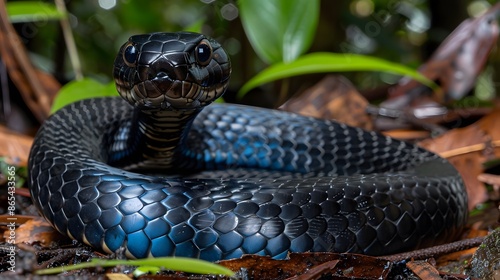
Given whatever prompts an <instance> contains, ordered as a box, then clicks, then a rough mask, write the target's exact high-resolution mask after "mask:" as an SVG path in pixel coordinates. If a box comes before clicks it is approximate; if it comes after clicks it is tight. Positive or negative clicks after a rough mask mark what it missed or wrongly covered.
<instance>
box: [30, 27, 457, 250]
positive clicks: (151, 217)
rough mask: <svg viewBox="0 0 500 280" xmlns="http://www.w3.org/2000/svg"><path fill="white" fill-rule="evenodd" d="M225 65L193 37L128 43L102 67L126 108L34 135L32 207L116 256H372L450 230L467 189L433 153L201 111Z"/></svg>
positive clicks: (89, 103) (325, 128)
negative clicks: (110, 69) (109, 71)
mask: <svg viewBox="0 0 500 280" xmlns="http://www.w3.org/2000/svg"><path fill="white" fill-rule="evenodd" d="M230 72H231V67H230V62H229V58H228V56H227V54H226V53H225V51H224V50H223V49H222V48H221V46H220V45H219V44H218V43H217V42H216V41H215V40H213V39H210V38H207V37H205V36H203V35H200V34H195V33H185V32H181V33H152V34H145V35H137V36H132V37H131V38H130V39H129V41H128V42H127V43H125V44H124V45H123V46H122V48H121V49H120V51H119V53H118V55H117V58H116V60H115V66H114V77H115V81H116V85H117V88H118V91H119V92H120V94H121V95H122V97H123V98H124V99H125V100H126V101H125V100H123V99H121V98H119V97H116V98H96V99H88V100H83V101H80V102H77V103H73V104H71V105H69V106H66V107H65V108H63V109H61V110H59V111H58V112H57V113H55V114H54V115H53V116H51V117H50V118H49V119H48V120H47V121H46V122H45V123H44V124H43V126H42V127H41V128H40V130H39V132H38V134H37V136H36V138H35V141H34V144H33V147H32V150H31V153H30V158H29V173H30V182H29V183H30V188H31V194H32V197H33V200H34V203H35V205H36V206H37V208H38V209H39V211H40V212H41V214H42V215H43V216H44V217H45V218H46V219H47V220H48V221H49V222H50V223H51V224H52V225H53V226H54V227H55V228H56V229H57V230H58V231H60V232H61V233H63V234H66V235H68V236H69V237H71V238H73V239H76V240H78V241H81V242H84V243H86V244H88V245H90V246H93V247H95V248H98V249H101V250H103V251H105V252H109V253H111V252H115V251H116V250H118V249H120V248H125V249H126V254H127V256H129V257H131V258H143V257H151V256H154V257H158V256H170V255H175V256H188V257H194V258H202V259H206V260H219V259H228V258H235V257H240V256H241V255H243V254H259V255H269V256H272V257H274V258H284V257H286V255H287V253H288V252H306V251H335V252H358V253H366V254H371V255H381V254H390V253H394V252H399V251H404V250H410V249H413V248H416V247H424V246H430V245H434V244H438V243H442V242H445V241H448V240H451V239H454V238H456V237H457V236H458V235H459V234H460V231H461V229H462V227H463V225H464V224H465V221H466V219H467V196H466V192H465V189H464V186H463V183H462V180H461V178H460V176H459V174H458V173H457V171H456V170H455V169H454V168H453V167H452V166H451V165H450V164H449V163H448V162H447V161H446V160H444V159H441V158H439V157H438V156H436V155H435V154H433V153H430V152H428V151H425V150H423V149H421V148H419V147H417V146H414V145H412V144H408V143H405V142H402V141H398V140H394V139H391V138H389V137H385V136H382V135H380V134H377V133H375V132H367V131H363V130H361V129H358V128H353V127H349V126H346V125H343V124H339V123H336V122H334V121H329V120H318V119H314V118H309V117H303V116H299V115H295V114H290V113H286V112H281V111H276V110H267V109H261V108H253V107H246V106H239V105H230V104H212V105H210V106H207V107H206V108H204V109H203V107H204V106H205V105H208V104H210V103H211V102H212V101H214V100H215V99H216V98H218V97H219V96H221V95H222V94H223V92H224V91H225V89H226V87H227V83H228V80H229V76H230ZM202 109H203V110H202Z"/></svg>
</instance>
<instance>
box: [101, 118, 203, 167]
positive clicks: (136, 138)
mask: <svg viewBox="0 0 500 280" xmlns="http://www.w3.org/2000/svg"><path fill="white" fill-rule="evenodd" d="M200 111H201V110H200V109H198V110H185V111H142V110H138V109H137V110H136V111H134V118H133V121H131V122H129V123H125V124H123V125H122V127H121V128H120V129H119V130H118V131H117V132H116V134H115V141H114V142H115V145H114V146H115V147H117V148H116V149H114V150H112V151H111V155H110V157H109V160H108V161H109V162H108V163H110V164H111V165H114V166H118V167H120V168H123V169H127V170H134V171H140V170H148V171H150V170H162V171H163V172H164V171H165V170H166V169H175V168H174V167H175V164H176V158H177V157H178V156H177V155H178V153H180V151H181V147H182V146H183V145H184V142H185V139H186V135H187V133H188V131H189V129H190V127H191V124H192V123H193V120H194V118H195V117H196V116H197V115H198V113H199V112H200ZM120 140H121V141H120Z"/></svg>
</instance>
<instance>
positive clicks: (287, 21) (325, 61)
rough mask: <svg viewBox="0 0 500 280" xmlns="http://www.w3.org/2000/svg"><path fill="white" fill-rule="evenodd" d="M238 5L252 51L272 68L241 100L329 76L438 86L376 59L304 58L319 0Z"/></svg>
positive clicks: (254, 0)
mask: <svg viewBox="0 0 500 280" xmlns="http://www.w3.org/2000/svg"><path fill="white" fill-rule="evenodd" d="M238 3H239V8H240V12H241V20H242V23H243V27H244V29H245V32H246V34H247V37H248V39H249V40H250V43H251V45H252V47H253V48H254V50H255V52H256V53H257V54H258V55H259V57H260V58H261V59H262V60H263V61H265V62H266V63H268V64H270V65H269V67H268V68H266V69H264V70H263V71H261V72H260V73H258V74H257V75H255V76H254V77H253V78H251V79H250V80H249V81H247V82H246V83H245V84H244V85H243V86H242V87H241V88H240V90H239V92H238V96H239V97H240V98H241V97H243V96H244V95H245V94H246V93H247V92H248V91H249V90H251V89H252V88H254V87H257V86H259V85H262V84H264V83H268V82H272V81H276V80H279V79H286V78H289V77H293V76H298V75H305V74H312V73H325V72H345V71H384V72H389V73H394V74H400V75H406V76H410V77H412V78H414V79H416V80H417V81H420V82H422V83H424V84H425V85H428V86H431V87H435V86H436V85H435V84H434V83H433V82H432V81H430V80H429V79H427V78H426V77H424V76H422V75H421V74H420V73H419V72H417V71H416V70H414V69H412V68H409V67H406V66H404V65H401V64H397V63H393V62H389V61H386V60H383V59H380V58H376V57H370V56H364V55H357V54H349V53H346V54H335V53H325V52H321V53H311V54H308V55H303V54H304V53H305V52H306V51H307V50H308V48H309V47H310V45H311V42H312V38H313V37H314V33H315V30H316V26H317V22H318V18H319V0H274V1H268V0H240V1H239V2H238ZM285 81H286V80H285ZM285 84H286V82H285Z"/></svg>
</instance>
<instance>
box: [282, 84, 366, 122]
mask: <svg viewBox="0 0 500 280" xmlns="http://www.w3.org/2000/svg"><path fill="white" fill-rule="evenodd" d="M367 105H368V101H366V99H365V98H364V97H363V96H361V94H360V93H359V92H358V91H357V90H356V88H355V87H354V86H353V85H352V84H351V82H349V81H348V80H347V79H346V78H344V77H341V76H335V75H328V76H326V77H325V78H323V79H322V80H321V81H319V82H318V83H317V84H316V85H315V86H313V87H311V88H309V89H307V90H306V91H304V92H303V93H302V94H300V95H299V96H297V97H294V98H292V99H290V100H289V101H287V102H286V103H285V104H283V105H282V106H281V107H280V109H281V110H284V111H289V112H294V113H298V114H301V115H304V116H311V117H316V118H320V119H334V120H337V121H339V122H341V123H345V124H348V125H351V126H356V127H361V128H364V129H367V130H371V129H372V128H373V123H372V120H371V118H370V117H369V116H368V114H367V113H366V106H367Z"/></svg>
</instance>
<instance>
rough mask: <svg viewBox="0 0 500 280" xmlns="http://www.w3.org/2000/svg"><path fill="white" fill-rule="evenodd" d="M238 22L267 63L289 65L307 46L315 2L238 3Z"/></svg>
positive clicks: (315, 17) (316, 7)
mask: <svg viewBox="0 0 500 280" xmlns="http://www.w3.org/2000/svg"><path fill="white" fill-rule="evenodd" d="M238 3H239V8H240V14H241V21H242V23H243V28H244V29H245V32H246V34H247V37H248V39H249V40H250V43H251V44H252V47H253V48H254V50H255V52H256V53H257V54H258V55H259V57H260V58H261V59H262V60H263V61H265V62H267V63H270V64H272V63H276V62H282V61H284V62H291V61H293V60H295V59H296V58H297V57H299V56H300V55H301V54H303V53H304V52H305V51H306V50H307V49H308V48H309V47H310V45H311V43H312V39H313V37H314V33H315V31H316V26H317V24H318V17H319V0H272V1H269V0H240V1H239V2H238Z"/></svg>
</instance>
